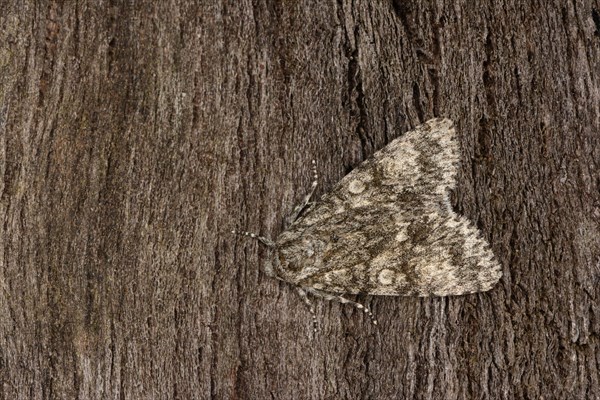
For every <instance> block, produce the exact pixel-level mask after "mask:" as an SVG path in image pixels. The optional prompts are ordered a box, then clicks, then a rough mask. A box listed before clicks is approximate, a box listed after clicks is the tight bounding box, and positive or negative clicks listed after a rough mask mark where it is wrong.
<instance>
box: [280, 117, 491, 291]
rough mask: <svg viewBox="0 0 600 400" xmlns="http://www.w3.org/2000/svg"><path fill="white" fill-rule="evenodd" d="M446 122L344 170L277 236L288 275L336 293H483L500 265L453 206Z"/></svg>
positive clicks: (452, 149) (451, 138) (454, 157)
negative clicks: (349, 170)
mask: <svg viewBox="0 0 600 400" xmlns="http://www.w3.org/2000/svg"><path fill="white" fill-rule="evenodd" d="M458 162H459V151H458V144H457V139H456V134H455V131H454V128H453V127H452V122H451V121H449V120H446V119H437V120H431V121H428V122H427V123H426V124H423V125H421V126H419V127H418V128H416V129H415V130H413V131H411V132H408V133H407V134H405V135H404V136H402V137H400V138H398V139H396V140H394V141H393V142H391V143H390V144H389V145H388V146H386V147H384V148H383V149H382V150H380V151H378V152H377V153H375V154H374V156H373V157H372V158H370V159H369V160H367V161H365V162H363V163H362V164H361V165H360V166H358V167H357V168H356V169H355V170H353V171H352V172H351V173H349V174H348V175H346V176H345V177H344V178H343V179H342V180H341V181H340V182H339V183H338V184H337V185H336V186H335V187H334V189H333V190H332V191H331V192H330V193H329V194H327V195H325V196H323V198H322V199H321V200H320V201H319V202H318V203H317V204H316V205H315V206H314V207H313V208H312V209H311V210H310V211H309V212H307V213H306V215H304V216H302V217H300V218H299V219H298V220H297V221H296V222H295V223H294V224H293V225H292V226H291V227H290V229H288V230H287V231H285V232H284V233H283V234H282V235H281V236H280V237H279V238H278V240H277V247H278V251H279V257H280V261H281V262H283V263H284V264H285V265H286V267H287V269H288V270H289V271H288V272H289V274H288V276H287V277H286V280H289V281H291V282H293V283H296V284H298V285H300V286H304V287H312V288H315V289H318V290H323V291H328V292H334V293H369V294H374V295H417V296H428V295H438V296H445V295H459V294H466V293H474V292H480V291H486V290H489V289H490V288H491V287H492V286H493V285H494V284H495V283H496V282H497V281H498V279H500V276H501V270H500V265H499V264H498V263H497V262H496V261H495V260H494V257H493V254H492V252H491V250H490V248H489V245H488V244H487V242H486V241H485V240H484V239H482V238H481V236H480V233H479V231H478V229H476V228H475V227H473V226H472V225H471V224H470V223H469V221H468V220H467V219H466V218H464V217H462V216H459V215H457V214H456V213H454V211H452V209H451V207H450V203H449V200H448V192H449V190H450V189H451V188H453V187H454V185H455V178H456V173H457V166H458Z"/></svg>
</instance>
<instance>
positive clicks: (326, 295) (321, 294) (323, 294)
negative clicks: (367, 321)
mask: <svg viewBox="0 0 600 400" xmlns="http://www.w3.org/2000/svg"><path fill="white" fill-rule="evenodd" d="M306 290H307V291H308V292H309V293H311V294H313V295H315V296H317V297H321V298H323V299H325V300H335V301H339V302H340V303H342V304H346V303H349V304H352V305H353V306H354V307H356V308H358V309H359V310H361V311H363V312H364V313H365V314H367V315H368V316H369V317H370V318H371V321H372V322H373V325H377V319H375V316H374V315H373V313H372V312H371V310H369V309H368V308H367V307H365V306H364V305H362V304H360V303H357V302H356V301H352V300H348V299H347V298H345V297H343V296H340V295H337V294H332V293H327V292H323V291H320V290H317V289H313V288H306Z"/></svg>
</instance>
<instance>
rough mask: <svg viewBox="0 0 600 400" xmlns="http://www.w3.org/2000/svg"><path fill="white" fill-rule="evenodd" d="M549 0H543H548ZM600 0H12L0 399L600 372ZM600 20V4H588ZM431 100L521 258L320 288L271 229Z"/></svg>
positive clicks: (511, 393)
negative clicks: (330, 297) (384, 287)
mask: <svg viewBox="0 0 600 400" xmlns="http://www.w3.org/2000/svg"><path fill="white" fill-rule="evenodd" d="M534 3H535V4H534ZM594 10H596V16H598V12H599V11H600V3H599V2H598V1H595V2H586V1H577V0H576V1H564V0H551V1H543V2H539V3H537V2H523V1H520V0H501V1H496V0H482V1H477V2H472V1H470V0H461V1H423V2H416V1H400V0H398V1H395V2H391V1H380V2H372V1H358V0H355V1H345V0H343V1H337V2H334V1H329V2H325V1H312V2H308V1H306V2H304V1H301V2H296V1H287V2H264V1H255V2H248V1H239V2H238V1H232V2H226V3H225V2H213V1H206V2H198V1H192V0H180V1H175V0H170V1H150V0H147V1H135V2H134V1H127V2H126V1H79V2H70V1H64V2H63V1H48V2H46V1H41V0H40V1H29V2H27V1H21V0H2V1H1V2H0V178H1V179H0V193H1V194H0V217H1V221H0V222H1V224H0V227H1V228H0V229H1V231H0V285H1V288H0V384H1V385H0V396H1V397H2V398H4V399H40V398H46V399H66V398H81V399H87V398H90V399H92V398H93V399H100V398H121V399H142V398H155V399H166V398H180V399H191V398H198V399H208V398H215V399H233V398H239V399H242V398H243V399H292V398H294V399H392V398H406V399H410V398H419V399H421V398H422V399H466V398H477V399H487V398H489V399H496V398H498V399H513V398H529V399H540V398H544V399H554V398H557V399H558V398H560V399H566V398H572V399H584V398H587V399H597V398H600V378H599V376H600V285H599V284H600V281H599V276H600V256H599V254H600V239H599V238H600V233H599V221H600V196H599V190H600V183H599V182H600V178H599V171H600V169H599V164H600V34H599V33H598V31H599V30H600V26H598V25H600V21H599V22H598V25H596V24H595V22H594V18H593V14H594ZM597 19H600V18H597ZM433 116H446V117H450V118H452V119H453V120H454V121H456V124H457V127H458V129H459V133H460V137H461V147H462V155H463V160H464V162H463V165H462V169H461V174H460V183H459V187H458V189H457V190H456V192H455V194H454V203H455V207H456V209H457V210H458V211H460V212H463V213H464V214H466V215H467V216H469V217H470V218H471V219H472V220H474V221H475V222H476V223H477V225H478V226H479V227H480V228H481V229H482V230H483V232H484V234H485V236H486V237H487V238H488V239H489V240H490V242H491V243H492V247H493V249H494V251H495V253H496V254H497V255H498V257H499V259H500V260H501V262H502V265H503V268H504V277H503V278H502V280H501V281H500V283H499V284H498V286H497V287H496V288H495V289H494V290H492V291H491V292H488V293H484V294H478V295H471V296H464V297H456V298H431V299H418V298H392V297H388V298H383V297H378V298H375V297H367V296H362V297H359V298H360V300H361V301H363V302H365V303H366V304H368V305H369V306H371V307H372V308H373V309H374V311H375V313H376V314H377V316H378V319H379V321H380V323H381V326H380V327H375V326H373V325H371V324H370V322H369V320H368V319H367V318H365V316H364V315H362V314H360V313H358V312H357V311H356V310H355V309H353V308H352V307H347V306H341V305H339V304H331V303H328V302H323V301H320V300H319V301H316V304H317V313H318V318H319V323H320V325H321V329H322V331H321V333H319V334H318V335H317V336H316V337H315V338H314V339H313V338H312V335H311V318H310V315H309V313H308V311H307V309H306V307H305V306H304V304H303V303H302V301H301V300H300V299H299V297H298V296H297V294H296V293H295V291H294V290H293V289H292V288H291V287H289V286H287V285H285V284H283V283H280V282H277V281H275V280H272V279H269V278H267V277H265V276H264V274H263V273H262V272H261V270H260V268H261V265H262V262H263V261H264V257H265V255H266V253H265V251H264V249H262V248H261V247H259V246H258V244H257V243H254V242H251V241H245V240H240V239H239V238H237V237H232V236H231V235H230V234H229V231H230V230H231V229H233V228H237V229H249V230H256V231H259V232H261V233H263V234H266V235H270V236H271V237H275V236H276V235H277V234H278V233H279V232H281V229H282V227H283V220H284V217H285V216H286V215H287V214H288V213H289V212H290V211H291V209H292V208H293V206H294V205H295V203H296V202H297V201H299V200H300V199H301V197H302V196H303V195H304V194H305V193H306V192H307V190H308V189H309V185H310V180H311V177H310V168H309V162H310V160H311V159H313V158H314V159H316V160H317V162H318V166H319V170H320V173H321V175H322V180H321V181H322V185H321V186H320V188H319V190H320V193H323V192H325V191H327V189H328V188H330V187H331V186H332V185H333V184H334V183H335V182H336V181H337V180H339V179H340V178H341V177H342V176H343V175H344V174H345V173H346V172H347V171H349V170H351V169H352V167H353V166H355V165H357V164H358V163H359V162H360V161H361V160H363V159H364V158H366V157H368V156H369V155H370V154H372V153H373V152H374V151H375V150H377V149H379V148H381V147H382V146H384V145H385V144H386V143H387V142H389V141H390V140H392V139H393V138H395V137H397V136H398V135H399V134H401V133H402V132H404V131H406V130H408V129H409V128H411V127H413V126H415V125H417V124H418V123H419V122H422V121H424V120H426V119H428V118H430V117H433Z"/></svg>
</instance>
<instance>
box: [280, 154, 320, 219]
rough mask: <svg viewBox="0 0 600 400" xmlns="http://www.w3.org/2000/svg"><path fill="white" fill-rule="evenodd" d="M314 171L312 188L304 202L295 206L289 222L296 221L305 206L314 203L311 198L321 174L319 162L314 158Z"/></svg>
mask: <svg viewBox="0 0 600 400" xmlns="http://www.w3.org/2000/svg"><path fill="white" fill-rule="evenodd" d="M312 172H313V178H314V180H313V182H312V185H311V190H310V192H309V193H308V194H307V195H306V196H305V197H304V199H303V200H302V202H301V203H300V204H298V205H297V206H296V208H294V211H292V215H290V216H289V218H288V219H287V223H288V224H291V223H292V222H294V221H295V220H296V219H297V218H298V216H299V215H300V213H301V212H302V210H304V208H306V206H307V205H309V204H310V205H312V204H311V203H310V199H311V198H312V196H313V195H314V194H315V190H316V189H317V184H318V183H319V175H318V174H317V162H316V161H315V160H312Z"/></svg>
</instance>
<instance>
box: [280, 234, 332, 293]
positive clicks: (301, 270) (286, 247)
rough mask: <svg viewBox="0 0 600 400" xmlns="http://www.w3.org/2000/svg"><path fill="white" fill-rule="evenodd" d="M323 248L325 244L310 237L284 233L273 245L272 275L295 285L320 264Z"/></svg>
mask: <svg viewBox="0 0 600 400" xmlns="http://www.w3.org/2000/svg"><path fill="white" fill-rule="evenodd" d="M324 247H325V243H323V242H322V241H321V240H318V239H316V238H314V237H312V236H310V235H305V234H304V235H295V234H294V233H292V232H289V231H287V232H284V233H283V234H281V236H280V237H279V238H278V239H277V243H276V245H275V251H274V257H273V273H274V274H275V275H276V276H278V277H280V278H282V279H283V280H285V281H288V282H292V283H297V282H298V281H300V280H302V279H303V278H305V277H306V276H307V275H309V274H310V273H311V271H314V269H315V268H316V267H318V266H319V265H321V264H322V262H323V250H324Z"/></svg>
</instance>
